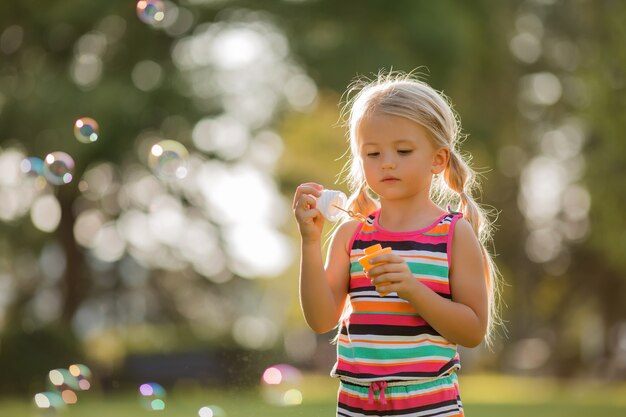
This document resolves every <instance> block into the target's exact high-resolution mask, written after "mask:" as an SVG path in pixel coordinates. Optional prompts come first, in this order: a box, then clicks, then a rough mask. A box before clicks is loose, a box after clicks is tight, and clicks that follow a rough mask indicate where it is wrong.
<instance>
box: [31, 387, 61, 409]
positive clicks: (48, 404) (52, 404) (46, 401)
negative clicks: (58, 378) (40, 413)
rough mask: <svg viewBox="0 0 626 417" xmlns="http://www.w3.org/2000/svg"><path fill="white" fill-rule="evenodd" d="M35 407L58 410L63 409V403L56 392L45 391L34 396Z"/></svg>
mask: <svg viewBox="0 0 626 417" xmlns="http://www.w3.org/2000/svg"><path fill="white" fill-rule="evenodd" d="M34 400H35V405H36V406H37V407H38V408H43V409H59V408H63V407H65V402H64V401H63V398H62V397H61V395H60V394H59V393H58V392H52V391H46V392H40V393H37V394H35V398H34Z"/></svg>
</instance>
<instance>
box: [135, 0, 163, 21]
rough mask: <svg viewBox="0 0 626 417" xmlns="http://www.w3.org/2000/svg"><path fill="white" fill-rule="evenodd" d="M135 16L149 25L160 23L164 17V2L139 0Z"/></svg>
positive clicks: (160, 0) (159, 0)
mask: <svg viewBox="0 0 626 417" xmlns="http://www.w3.org/2000/svg"><path fill="white" fill-rule="evenodd" d="M137 17H139V19H140V20H141V21H142V22H144V23H147V24H149V25H155V24H157V23H160V22H162V21H163V19H164V18H165V4H164V3H163V1H162V0H139V1H138V2H137Z"/></svg>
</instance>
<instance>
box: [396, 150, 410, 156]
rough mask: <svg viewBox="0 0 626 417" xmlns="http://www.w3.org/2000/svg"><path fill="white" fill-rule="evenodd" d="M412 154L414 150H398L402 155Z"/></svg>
mask: <svg viewBox="0 0 626 417" xmlns="http://www.w3.org/2000/svg"><path fill="white" fill-rule="evenodd" d="M411 152H413V150H412V149H398V153H399V154H400V155H408V154H410V153H411Z"/></svg>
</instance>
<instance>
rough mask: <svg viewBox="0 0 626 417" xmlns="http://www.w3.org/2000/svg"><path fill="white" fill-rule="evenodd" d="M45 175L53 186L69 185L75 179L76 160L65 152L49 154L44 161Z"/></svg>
mask: <svg viewBox="0 0 626 417" xmlns="http://www.w3.org/2000/svg"><path fill="white" fill-rule="evenodd" d="M43 173H44V176H45V177H46V179H47V180H48V182H50V183H51V184H54V185H63V184H69V183H70V182H72V179H73V178H74V177H73V174H74V160H73V159H72V157H71V156H69V155H68V154H66V153H65V152H52V153H49V154H48V155H46V157H45V159H44V164H43Z"/></svg>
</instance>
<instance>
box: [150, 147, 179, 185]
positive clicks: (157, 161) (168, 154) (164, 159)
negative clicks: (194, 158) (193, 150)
mask: <svg viewBox="0 0 626 417" xmlns="http://www.w3.org/2000/svg"><path fill="white" fill-rule="evenodd" d="M188 159H189V152H188V151H187V148H185V147H184V146H183V145H182V144H181V143H180V142H177V141H175V140H162V141H160V142H158V143H156V144H154V145H153V146H152V148H150V154H149V155H148V165H149V166H150V168H151V169H152V171H153V172H154V174H155V175H156V176H158V177H159V178H161V179H182V178H185V177H186V176H187V172H188V169H187V161H188Z"/></svg>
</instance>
